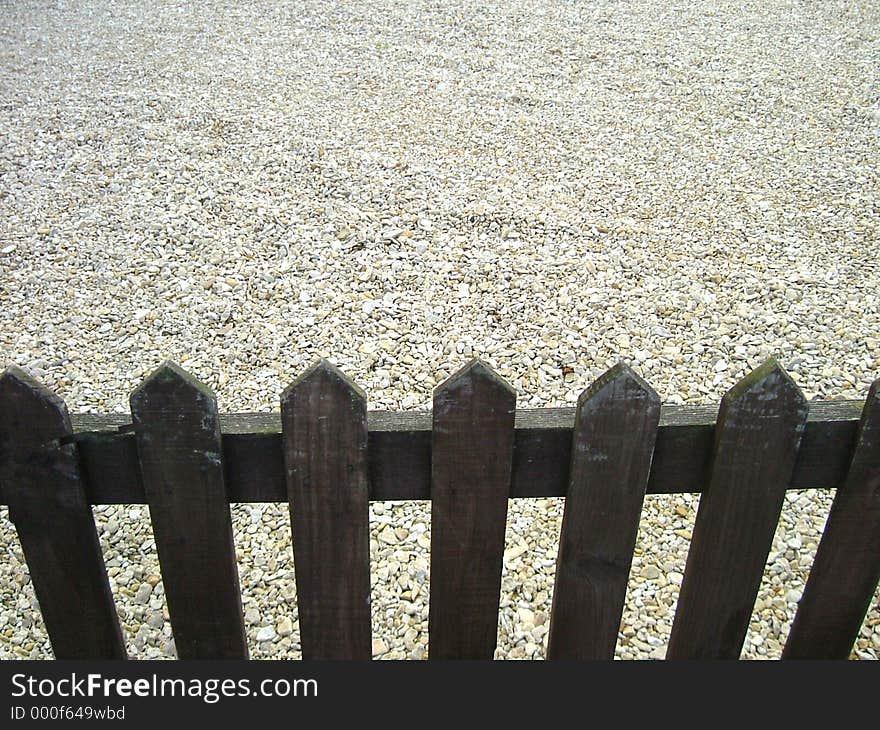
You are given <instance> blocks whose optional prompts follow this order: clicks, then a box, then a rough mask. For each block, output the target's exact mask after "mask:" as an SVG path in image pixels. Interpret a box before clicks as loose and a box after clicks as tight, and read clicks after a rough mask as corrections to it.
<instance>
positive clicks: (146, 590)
mask: <svg viewBox="0 0 880 730" xmlns="http://www.w3.org/2000/svg"><path fill="white" fill-rule="evenodd" d="M152 593H153V586H151V585H150V584H149V583H141V585H140V587H139V588H138V589H137V593H135V594H134V602H135V603H139V604H141V605H142V606H143V605H146V604H147V603H149V601H150V595H151V594H152Z"/></svg>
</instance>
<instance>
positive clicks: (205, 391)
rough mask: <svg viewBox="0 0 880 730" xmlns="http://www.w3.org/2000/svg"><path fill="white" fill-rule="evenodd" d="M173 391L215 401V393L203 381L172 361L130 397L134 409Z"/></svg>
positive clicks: (157, 370) (156, 370)
mask: <svg viewBox="0 0 880 730" xmlns="http://www.w3.org/2000/svg"><path fill="white" fill-rule="evenodd" d="M168 391H173V392H175V393H177V394H179V393H186V392H191V393H193V394H194V395H195V396H196V398H195V399H194V400H199V401H204V400H207V401H209V402H211V401H214V392H213V391H212V390H211V389H210V388H209V387H208V386H207V385H205V384H204V383H203V382H202V381H200V380H199V379H198V378H196V377H195V376H194V375H191V374H190V373H188V372H187V371H186V370H184V369H183V368H182V367H180V365H178V364H177V363H175V362H173V361H172V360H166V361H165V362H163V363H162V364H161V365H160V366H159V367H157V368H156V369H155V370H154V371H153V372H151V373H150V374H149V375H147V377H146V378H144V380H143V382H142V383H141V384H140V385H139V386H138V387H137V388H135V389H134V390H133V391H132V393H131V396H130V397H129V403H130V404H131V407H132V408H136V407H138V406H140V405H145V404H146V403H147V401H148V400H149V399H150V398H152V397H153V396H154V395H155V394H159V393H166V392H168Z"/></svg>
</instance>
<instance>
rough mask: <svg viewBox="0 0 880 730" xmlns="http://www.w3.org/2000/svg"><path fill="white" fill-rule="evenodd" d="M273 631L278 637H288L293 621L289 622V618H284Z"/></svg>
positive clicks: (291, 631)
mask: <svg viewBox="0 0 880 730" xmlns="http://www.w3.org/2000/svg"><path fill="white" fill-rule="evenodd" d="M275 630H276V631H277V632H278V635H279V636H290V635H291V634H292V633H293V621H291V620H290V617H289V616H285V617H284V618H283V619H281V620H280V621H279V622H278V626H276V627H275Z"/></svg>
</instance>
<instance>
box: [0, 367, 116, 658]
mask: <svg viewBox="0 0 880 730" xmlns="http://www.w3.org/2000/svg"><path fill="white" fill-rule="evenodd" d="M71 431H72V429H71V425H70V418H69V416H68V414H67V407H66V406H65V405H64V401H62V400H61V399H60V398H59V397H58V396H57V395H55V394H54V393H53V392H52V391H50V390H49V389H48V388H45V387H44V386H42V385H40V384H39V383H37V382H36V381H34V380H33V379H31V378H30V377H29V376H28V375H27V374H26V373H25V372H24V371H22V370H19V369H18V368H15V367H11V368H8V369H7V370H6V371H5V372H4V373H3V374H2V376H0V484H2V486H3V492H4V495H5V496H6V499H7V500H8V502H9V516H10V519H11V520H12V522H13V523H14V524H15V529H16V531H17V533H18V537H19V540H20V542H21V546H22V550H23V552H24V557H25V560H26V561H27V564H28V569H29V571H30V576H31V581H32V582H33V586H34V591H35V592H36V595H37V601H38V602H39V604H40V612H41V613H42V615H43V622H44V623H45V625H46V631H47V632H48V634H49V640H50V641H51V642H52V650H53V652H54V654H55V658H56V659H125V657H126V652H125V645H124V643H123V640H122V632H121V630H120V627H119V620H118V618H117V615H116V607H115V605H114V603H113V595H112V593H111V591H110V583H109V581H108V578H107V572H106V568H105V565H104V558H103V556H102V554H101V546H100V543H99V542H98V534H97V531H96V529H95V521H94V518H93V516H92V510H91V507H90V506H89V503H88V500H87V498H86V491H85V485H84V483H83V479H82V475H81V472H80V464H79V454H78V451H77V447H76V445H75V444H72V443H62V441H64V440H65V439H66V438H67V437H69V436H70V434H71Z"/></svg>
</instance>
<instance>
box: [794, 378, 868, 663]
mask: <svg viewBox="0 0 880 730" xmlns="http://www.w3.org/2000/svg"><path fill="white" fill-rule="evenodd" d="M878 578H880V380H877V381H875V382H874V384H873V385H872V386H871V389H870V391H869V392H868V398H867V400H866V401H865V409H864V411H863V412H862V418H861V421H860V423H859V432H858V437H857V438H856V445H855V448H854V450H853V455H852V462H851V464H850V467H849V472H848V473H847V476H846V481H845V482H844V483H843V484H841V485H840V486H839V487H838V489H837V494H836V495H835V497H834V502H833V504H832V505H831V512H830V513H829V515H828V521H827V522H826V524H825V530H824V532H823V533H822V540H821V542H820V543H819V548H818V549H817V550H816V557H815V559H814V561H813V567H812V569H811V570H810V576H809V578H808V579H807V585H806V586H805V588H804V594H803V597H802V598H801V601H800V604H799V605H798V610H797V614H796V615H795V618H794V623H793V624H792V627H791V631H790V633H789V635H788V641H787V642H786V645H785V650H784V651H783V653H782V658H783V659H846V658H848V657H849V655H850V651H852V646H853V643H854V642H855V640H856V637H857V636H858V633H859V629H860V628H861V626H862V621H863V620H864V618H865V613H866V612H867V610H868V606H869V605H870V603H871V599H872V598H873V596H874V591H875V590H876V588H877V580H878Z"/></svg>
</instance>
